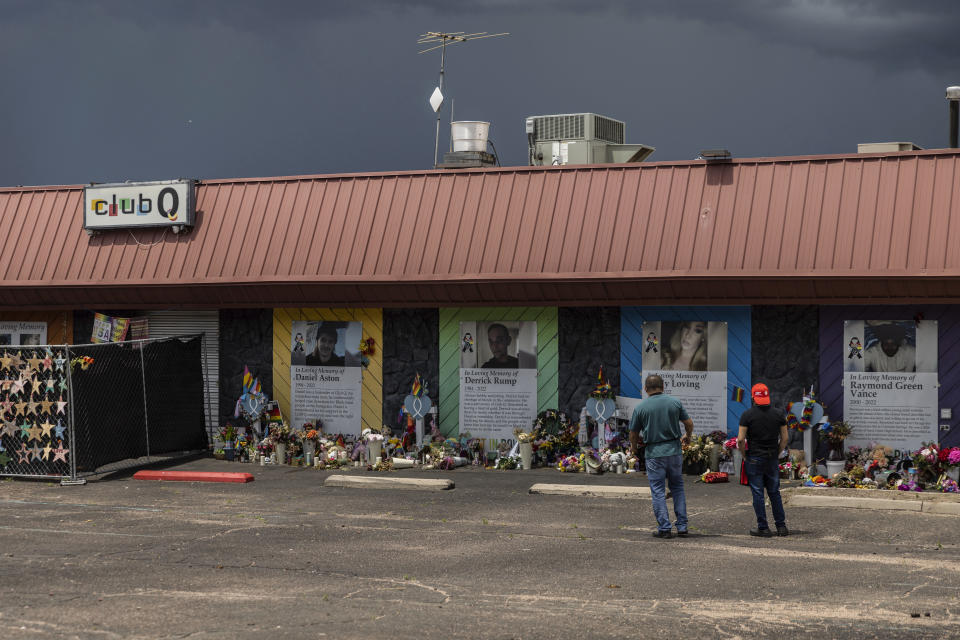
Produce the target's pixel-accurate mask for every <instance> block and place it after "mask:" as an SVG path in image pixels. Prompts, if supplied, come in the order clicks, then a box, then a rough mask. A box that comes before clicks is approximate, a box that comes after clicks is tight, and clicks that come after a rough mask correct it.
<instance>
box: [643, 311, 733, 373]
mask: <svg viewBox="0 0 960 640" xmlns="http://www.w3.org/2000/svg"><path fill="white" fill-rule="evenodd" d="M643 335H644V342H643V345H642V346H643V349H644V351H643V357H642V363H643V368H644V369H645V370H647V369H648V366H647V365H648V364H649V365H651V366H650V367H649V370H656V369H660V370H662V371H726V370H727V324H726V323H725V322H714V321H710V322H708V321H703V320H682V321H667V320H661V321H660V322H645V323H644V331H643ZM657 352H659V353H657ZM658 360H659V362H658Z"/></svg>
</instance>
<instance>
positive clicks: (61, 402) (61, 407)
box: [57, 396, 67, 414]
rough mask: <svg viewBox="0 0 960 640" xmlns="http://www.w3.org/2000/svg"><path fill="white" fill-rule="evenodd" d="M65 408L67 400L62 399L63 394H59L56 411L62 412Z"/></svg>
mask: <svg viewBox="0 0 960 640" xmlns="http://www.w3.org/2000/svg"><path fill="white" fill-rule="evenodd" d="M66 408H67V401H66V400H64V399H63V396H60V399H59V400H57V413H61V414H62V413H63V410H64V409H66Z"/></svg>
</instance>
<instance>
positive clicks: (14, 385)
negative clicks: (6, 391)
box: [10, 379, 24, 397]
mask: <svg viewBox="0 0 960 640" xmlns="http://www.w3.org/2000/svg"><path fill="white" fill-rule="evenodd" d="M23 383H24V381H23V380H22V379H21V380H11V381H10V396H11V397H12V396H15V395H17V394H18V393H20V392H21V391H23Z"/></svg>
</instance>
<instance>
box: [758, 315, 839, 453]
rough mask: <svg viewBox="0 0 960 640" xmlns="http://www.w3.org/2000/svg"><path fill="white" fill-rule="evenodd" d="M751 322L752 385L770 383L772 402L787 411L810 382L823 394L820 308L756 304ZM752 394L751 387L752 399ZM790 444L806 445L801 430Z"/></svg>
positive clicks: (799, 446)
mask: <svg viewBox="0 0 960 640" xmlns="http://www.w3.org/2000/svg"><path fill="white" fill-rule="evenodd" d="M750 323H751V325H752V332H753V336H752V338H751V342H752V349H751V353H752V356H751V361H752V362H751V369H752V374H753V375H752V378H751V381H750V384H751V385H752V384H753V383H754V382H764V383H766V385H767V386H768V387H770V402H771V404H772V405H773V406H776V407H779V408H781V409H783V410H786V407H787V404H788V403H790V402H795V401H798V400H800V399H801V398H803V389H804V388H806V389H809V388H810V385H813V388H814V390H815V391H816V392H817V393H820V346H819V345H820V314H819V307H816V306H754V307H753V308H752V309H751V321H750ZM749 394H750V389H749V387H748V388H747V401H748V402H749ZM745 406H749V405H748V404H746V405H745ZM790 444H791V447H796V448H803V444H802V435H801V434H800V432H798V431H794V432H791V434H790Z"/></svg>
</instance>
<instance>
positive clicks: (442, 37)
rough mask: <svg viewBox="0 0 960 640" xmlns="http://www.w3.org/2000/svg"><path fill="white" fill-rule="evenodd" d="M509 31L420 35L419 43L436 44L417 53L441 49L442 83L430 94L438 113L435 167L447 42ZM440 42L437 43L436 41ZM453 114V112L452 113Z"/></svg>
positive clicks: (434, 145)
mask: <svg viewBox="0 0 960 640" xmlns="http://www.w3.org/2000/svg"><path fill="white" fill-rule="evenodd" d="M508 35H510V34H509V33H487V32H486V31H480V32H479V33H464V32H463V31H455V32H453V33H443V32H441V31H427V32H426V33H424V34H422V35H420V37H419V39H418V40H417V44H432V45H434V46H432V47H428V48H427V49H424V50H423V51H418V52H417V53H427V52H429V51H436V50H437V49H440V84H439V86H437V88H436V89H434V90H433V94H431V95H430V106H431V107H433V110H434V111H435V112H436V113H437V133H436V136H435V137H434V139H433V168H434V169H436V168H437V152H438V151H439V147H440V107H442V106H443V65H444V62H445V58H446V54H447V44H457V43H458V42H466V41H467V40H479V39H481V38H496V37H498V36H508ZM438 42H439V43H440V44H436V43H438ZM451 115H452V114H451Z"/></svg>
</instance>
